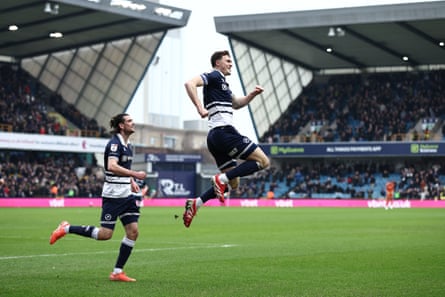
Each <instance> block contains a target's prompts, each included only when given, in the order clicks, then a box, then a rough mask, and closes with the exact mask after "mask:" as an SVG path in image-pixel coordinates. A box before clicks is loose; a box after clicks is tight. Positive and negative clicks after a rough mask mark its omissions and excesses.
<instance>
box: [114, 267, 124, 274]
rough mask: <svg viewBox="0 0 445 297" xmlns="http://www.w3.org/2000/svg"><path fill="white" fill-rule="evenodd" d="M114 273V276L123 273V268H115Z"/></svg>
mask: <svg viewBox="0 0 445 297" xmlns="http://www.w3.org/2000/svg"><path fill="white" fill-rule="evenodd" d="M113 273H114V274H118V273H122V268H114V269H113Z"/></svg>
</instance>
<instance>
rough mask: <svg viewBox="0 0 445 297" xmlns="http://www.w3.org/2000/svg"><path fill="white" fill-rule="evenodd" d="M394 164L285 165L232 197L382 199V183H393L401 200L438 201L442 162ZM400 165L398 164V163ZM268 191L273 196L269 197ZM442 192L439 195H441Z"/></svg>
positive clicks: (248, 181) (244, 183)
mask: <svg viewBox="0 0 445 297" xmlns="http://www.w3.org/2000/svg"><path fill="white" fill-rule="evenodd" d="M396 164H397V163H394V162H375V161H364V160H362V161H357V162H350V161H347V160H342V161H340V160H338V161H335V162H328V163H327V162H326V163H322V162H314V163H312V164H310V165H308V164H306V165H301V164H284V165H283V168H280V169H278V168H275V167H271V168H269V169H267V170H264V171H262V172H259V173H256V174H255V175H253V176H251V177H248V178H244V179H242V180H241V183H240V186H239V188H238V189H237V190H233V191H232V192H231V197H234V198H249V197H253V198H296V197H301V198H303V197H304V198H311V197H313V196H314V194H322V196H323V194H325V197H327V198H329V196H332V195H329V194H340V196H342V195H341V194H347V195H345V196H346V197H348V198H365V199H376V198H382V197H385V183H386V181H388V180H392V181H394V182H396V192H397V194H398V197H399V198H404V199H437V198H439V197H441V196H442V195H443V194H444V192H445V183H444V182H445V163H444V162H443V161H442V162H440V161H437V162H433V163H428V164H424V163H423V161H416V162H414V163H408V162H406V164H403V165H402V166H400V165H396ZM398 164H400V163H398ZM270 192H272V193H274V194H273V195H272V196H271V194H270ZM441 193H442V195H441Z"/></svg>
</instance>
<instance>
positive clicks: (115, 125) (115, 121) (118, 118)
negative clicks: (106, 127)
mask: <svg viewBox="0 0 445 297" xmlns="http://www.w3.org/2000/svg"><path fill="white" fill-rule="evenodd" d="M128 115H129V114H128V113H120V114H117V115H115V116H114V117H112V118H111V120H110V127H111V130H110V132H111V133H113V134H116V133H119V132H120V131H121V128H120V127H119V124H120V123H123V122H125V119H124V118H125V117H126V116H128Z"/></svg>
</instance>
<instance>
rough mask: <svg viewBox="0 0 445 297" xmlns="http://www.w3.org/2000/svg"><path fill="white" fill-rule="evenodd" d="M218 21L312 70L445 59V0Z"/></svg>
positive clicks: (233, 35)
mask: <svg viewBox="0 0 445 297" xmlns="http://www.w3.org/2000/svg"><path fill="white" fill-rule="evenodd" d="M215 24H216V30H217V31H218V32H219V33H222V34H224V35H227V36H228V37H229V38H230V39H232V40H238V41H241V42H243V43H246V44H249V45H250V46H252V47H255V48H258V49H260V50H262V51H264V52H268V53H271V54H273V55H275V56H278V57H281V58H283V59H285V60H287V61H289V62H292V63H295V64H297V65H300V66H302V67H304V68H306V69H309V70H312V71H320V70H327V69H351V68H352V69H364V68H370V67H386V66H388V67H397V66H414V67H415V66H418V65H432V64H445V44H444V43H445V30H444V28H445V1H437V2H424V3H412V4H394V5H381V6H366V7H353V8H341V9H325V10H313V11H296V12H282V13H268V14H255V15H240V16H222V17H216V18H215Z"/></svg>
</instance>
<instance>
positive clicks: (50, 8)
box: [43, 2, 59, 15]
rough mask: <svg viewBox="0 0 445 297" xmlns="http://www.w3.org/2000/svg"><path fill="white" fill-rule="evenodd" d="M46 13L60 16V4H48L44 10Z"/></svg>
mask: <svg viewBox="0 0 445 297" xmlns="http://www.w3.org/2000/svg"><path fill="white" fill-rule="evenodd" d="M43 12H44V13H48V14H52V15H58V14H59V4H51V2H46V3H45V6H44V8H43Z"/></svg>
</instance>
